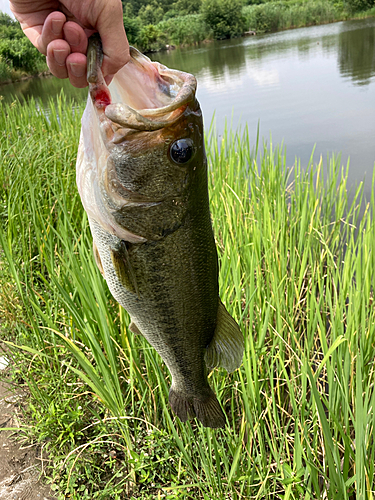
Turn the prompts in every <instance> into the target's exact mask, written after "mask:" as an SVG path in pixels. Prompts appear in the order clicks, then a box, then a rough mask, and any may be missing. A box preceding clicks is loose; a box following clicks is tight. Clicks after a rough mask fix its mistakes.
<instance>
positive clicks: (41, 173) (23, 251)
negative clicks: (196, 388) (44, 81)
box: [0, 95, 375, 500]
mask: <svg viewBox="0 0 375 500" xmlns="http://www.w3.org/2000/svg"><path fill="white" fill-rule="evenodd" d="M80 106H81V107H80V109H79V111H81V110H83V107H84V103H82V104H81V105H80ZM50 110H51V112H50V113H49V115H48V117H47V116H46V115H45V114H44V113H41V112H40V111H39V110H38V109H37V107H36V106H35V101H34V100H31V101H30V102H26V103H25V102H22V103H21V102H19V101H17V100H16V101H15V102H13V103H12V104H5V103H1V102H0V130H1V131H2V133H1V134H0V158H1V161H0V186H2V189H1V191H0V329H1V338H2V341H5V342H6V343H7V346H8V350H7V353H6V356H7V357H8V358H10V359H11V360H12V363H11V365H12V368H11V374H10V376H11V379H12V383H13V385H14V387H15V389H16V391H17V394H20V392H21V389H22V394H26V395H27V396H26V397H25V399H24V400H23V402H21V403H19V404H20V409H21V410H22V412H23V415H24V420H23V422H22V423H21V426H20V429H19V430H18V431H17V435H18V437H21V435H22V438H23V440H24V443H25V445H26V444H27V445H28V446H30V445H35V446H39V447H40V448H41V449H42V450H43V456H44V457H45V455H44V454H47V453H48V460H47V458H46V457H45V459H44V460H43V470H44V474H45V478H47V479H46V480H47V481H48V482H49V484H50V485H51V487H52V489H53V490H54V492H55V494H56V497H57V498H58V500H63V499H66V498H69V499H71V500H92V499H95V500H123V499H125V498H126V499H129V500H155V499H156V498H158V499H159V498H160V499H166V500H179V499H181V500H182V499H183V500H214V499H215V500H226V499H228V498H231V499H233V500H248V499H250V498H258V499H264V498H273V499H275V500H281V499H284V500H286V499H289V500H293V499H300V498H304V499H306V500H313V499H317V498H326V499H327V500H337V499H340V500H341V499H342V500H351V499H353V498H358V499H361V500H367V499H368V500H370V499H371V498H373V492H374V490H375V441H374V428H375V411H374V409H375V363H374V355H373V354H374V345H375V308H374V279H375V251H374V241H375V223H374V213H375V190H374V189H373V190H372V199H371V200H367V202H368V204H366V209H365V213H364V215H360V206H361V203H362V196H363V195H362V188H361V186H359V188H358V189H357V191H356V192H355V193H352V194H354V197H353V201H352V202H349V201H348V200H349V197H348V185H347V175H348V170H345V169H342V168H341V167H340V158H339V157H331V159H330V161H329V168H328V173H327V175H324V176H323V168H322V165H321V163H319V164H318V165H315V166H313V165H310V166H309V168H308V169H307V170H306V171H304V170H302V169H301V168H300V167H299V165H298V163H297V165H296V168H295V170H294V171H293V172H291V171H290V170H288V169H287V168H286V166H285V157H284V154H283V151H281V150H280V149H279V148H277V147H276V148H275V147H273V146H272V144H270V145H269V146H268V147H266V146H265V147H264V149H262V148H261V147H260V146H259V138H256V137H254V138H251V139H249V136H248V133H247V131H246V130H245V132H244V133H243V134H242V133H238V134H236V133H234V132H233V133H232V132H231V131H226V132H225V133H224V134H223V136H222V138H221V139H218V138H217V135H216V132H215V130H214V127H212V128H211V129H210V132H209V134H208V138H207V157H208V165H209V190H210V206H211V213H212V221H213V226H214V233H215V237H216V241H217V248H218V255H219V260H220V277H219V284H220V290H221V299H222V300H223V302H224V304H225V305H226V306H227V307H228V310H229V312H230V313H231V314H232V315H233V316H234V318H235V319H236V321H237V322H238V323H239V325H240V327H241V330H242V332H243V334H244V339H245V355H244V360H243V365H242V366H241V367H240V369H238V370H236V371H235V372H234V373H231V374H227V372H225V371H224V370H214V371H213V372H212V373H211V374H210V384H211V385H212V387H213V389H214V391H215V393H216V394H218V397H219V399H220V401H221V402H222V405H223V409H224V411H225V413H226V414H227V416H228V426H227V427H226V428H225V429H224V430H217V431H213V430H211V429H205V428H203V427H202V426H201V425H200V424H197V422H195V421H193V422H188V423H186V424H182V423H181V422H180V421H179V420H178V419H177V418H175V417H174V416H173V415H172V414H171V412H170V409H169V405H168V390H169V386H170V375H169V373H168V371H167V369H166V367H165V365H164V364H163V363H162V362H161V360H160V358H159V357H158V355H157V354H156V353H155V351H154V350H153V349H151V348H150V346H149V345H148V344H147V342H146V341H145V339H143V338H142V336H141V335H133V334H132V333H130V331H129V322H130V319H129V317H128V315H127V313H126V312H125V311H124V309H122V308H121V307H119V305H118V304H117V303H116V302H115V301H114V300H113V299H112V297H111V295H110V293H109V291H108V288H107V286H106V283H105V281H104V280H103V279H102V276H101V274H100V272H99V270H98V268H97V266H96V264H95V261H94V257H93V253H92V238H91V235H90V230H89V225H88V221H87V216H86V214H85V213H84V212H83V208H82V205H81V202H80V198H79V195H78V192H77V187H76V180H75V162H76V155H77V145H78V139H79V132H80V116H81V113H80V112H76V113H72V112H71V110H72V101H69V100H66V99H65V98H64V96H63V95H62V96H60V97H59V99H58V101H57V103H56V104H54V105H51V106H50ZM61 116H64V120H60V118H59V117H61ZM258 158H260V159H258ZM373 182H374V184H375V178H374V179H373ZM373 188H375V185H374V186H373ZM151 388H153V389H151ZM17 401H19V400H17Z"/></svg>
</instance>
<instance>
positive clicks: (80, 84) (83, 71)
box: [66, 52, 88, 89]
mask: <svg viewBox="0 0 375 500" xmlns="http://www.w3.org/2000/svg"><path fill="white" fill-rule="evenodd" d="M66 66H67V68H68V75H69V81H70V83H71V84H72V85H74V87H77V88H80V89H82V88H84V87H87V85H88V83H87V59H86V56H85V55H84V54H81V53H80V52H74V53H72V54H70V55H69V56H68V57H67V60H66Z"/></svg>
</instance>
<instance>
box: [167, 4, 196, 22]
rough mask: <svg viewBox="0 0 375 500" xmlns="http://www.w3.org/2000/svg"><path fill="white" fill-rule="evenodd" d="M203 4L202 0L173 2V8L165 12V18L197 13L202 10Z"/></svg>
mask: <svg viewBox="0 0 375 500" xmlns="http://www.w3.org/2000/svg"><path fill="white" fill-rule="evenodd" d="M201 5H202V0H177V1H176V2H173V3H172V5H171V8H170V9H169V10H168V11H167V12H166V13H165V14H164V20H167V19H170V18H172V17H180V16H181V17H182V16H186V15H188V14H196V13H197V12H199V11H200V8H201Z"/></svg>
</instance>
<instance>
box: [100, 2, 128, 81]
mask: <svg viewBox="0 0 375 500" xmlns="http://www.w3.org/2000/svg"><path fill="white" fill-rule="evenodd" d="M96 29H97V30H98V31H99V35H100V38H101V40H102V45H103V54H104V58H103V64H102V71H103V75H104V76H108V75H114V74H115V73H116V72H117V71H118V70H119V69H120V68H122V67H123V66H125V64H126V63H127V62H128V61H129V58H130V56H129V43H128V39H127V38H126V33H125V28H124V23H123V17H122V4H121V2H118V1H114V2H113V1H109V2H105V5H104V8H103V10H102V12H101V14H100V15H99V16H98V22H97V26H96Z"/></svg>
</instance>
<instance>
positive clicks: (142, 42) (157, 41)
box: [138, 24, 166, 52]
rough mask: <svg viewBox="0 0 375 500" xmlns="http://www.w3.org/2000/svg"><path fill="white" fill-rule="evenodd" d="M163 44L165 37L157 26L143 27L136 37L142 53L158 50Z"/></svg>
mask: <svg viewBox="0 0 375 500" xmlns="http://www.w3.org/2000/svg"><path fill="white" fill-rule="evenodd" d="M165 44H166V36H165V34H164V33H163V32H162V31H161V30H160V29H159V28H158V27H157V26H154V25H153V24H148V25H147V26H143V28H142V29H141V31H140V33H139V36H138V45H139V46H140V49H141V50H142V51H143V52H152V51H156V50H160V49H161V48H163V47H165Z"/></svg>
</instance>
